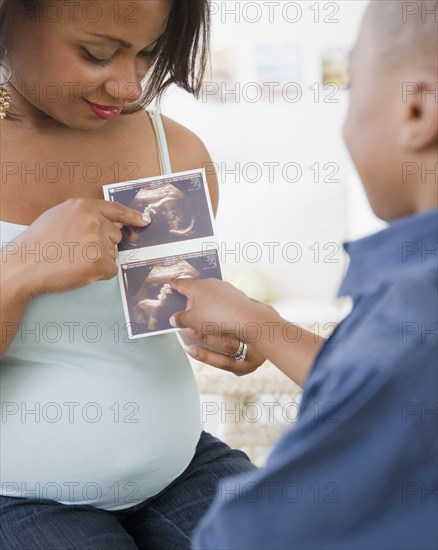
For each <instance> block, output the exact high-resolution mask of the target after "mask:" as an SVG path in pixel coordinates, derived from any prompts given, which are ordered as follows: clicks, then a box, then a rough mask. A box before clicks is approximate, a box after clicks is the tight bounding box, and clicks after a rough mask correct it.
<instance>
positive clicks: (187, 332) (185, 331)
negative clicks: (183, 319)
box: [181, 328, 196, 336]
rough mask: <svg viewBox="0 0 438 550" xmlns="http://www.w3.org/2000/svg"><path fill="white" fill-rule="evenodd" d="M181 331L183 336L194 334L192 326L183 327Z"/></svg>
mask: <svg viewBox="0 0 438 550" xmlns="http://www.w3.org/2000/svg"><path fill="white" fill-rule="evenodd" d="M181 333H182V334H184V335H185V336H194V335H195V334H196V330H195V329H193V328H183V329H182V330H181Z"/></svg>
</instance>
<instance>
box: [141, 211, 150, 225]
mask: <svg viewBox="0 0 438 550" xmlns="http://www.w3.org/2000/svg"><path fill="white" fill-rule="evenodd" d="M141 217H142V220H143V221H144V223H147V224H148V225H149V224H150V223H151V222H152V218H151V217H150V215H149V214H147V213H146V212H145V213H144V214H142V215H141Z"/></svg>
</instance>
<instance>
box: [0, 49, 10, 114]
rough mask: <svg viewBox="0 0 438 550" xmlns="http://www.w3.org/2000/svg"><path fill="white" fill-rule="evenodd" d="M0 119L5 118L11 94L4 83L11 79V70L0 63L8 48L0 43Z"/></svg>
mask: <svg viewBox="0 0 438 550" xmlns="http://www.w3.org/2000/svg"><path fill="white" fill-rule="evenodd" d="M0 50H1V52H2V53H1V54H0V120H3V119H5V118H6V116H7V114H8V110H9V107H10V106H11V96H10V95H9V94H8V92H7V90H6V84H7V83H8V82H9V81H10V80H11V76H12V75H11V71H10V70H9V69H8V68H7V67H6V66H5V65H3V64H2V63H1V60H2V59H3V58H4V57H5V56H6V54H7V53H8V50H7V49H6V47H5V46H3V44H1V43H0Z"/></svg>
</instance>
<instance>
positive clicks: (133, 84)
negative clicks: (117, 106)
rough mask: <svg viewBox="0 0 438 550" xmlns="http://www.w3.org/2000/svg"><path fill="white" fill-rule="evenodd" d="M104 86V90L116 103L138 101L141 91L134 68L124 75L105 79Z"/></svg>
mask: <svg viewBox="0 0 438 550" xmlns="http://www.w3.org/2000/svg"><path fill="white" fill-rule="evenodd" d="M104 88H105V92H106V93H107V94H109V95H110V96H112V97H113V98H114V99H115V100H116V101H117V102H118V103H123V102H125V101H126V102H135V101H139V100H140V99H141V96H142V92H143V90H142V86H141V82H140V80H139V78H138V76H137V73H136V72H135V71H134V70H133V71H130V72H129V73H127V74H126V75H123V76H122V75H120V76H119V75H117V77H116V78H113V79H111V80H107V81H106V82H105V84H104Z"/></svg>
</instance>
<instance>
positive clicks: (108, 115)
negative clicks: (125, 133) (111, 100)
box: [85, 100, 123, 120]
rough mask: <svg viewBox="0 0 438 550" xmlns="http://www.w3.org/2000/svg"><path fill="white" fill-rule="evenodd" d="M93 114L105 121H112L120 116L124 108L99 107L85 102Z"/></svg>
mask: <svg viewBox="0 0 438 550" xmlns="http://www.w3.org/2000/svg"><path fill="white" fill-rule="evenodd" d="M85 102H86V103H88V106H89V107H90V109H91V110H92V111H93V113H94V114H95V115H96V116H98V117H99V118H101V119H103V120H112V119H113V118H116V117H118V116H119V115H120V113H121V112H122V109H123V107H112V106H111V105H98V104H97V103H91V101H88V100H85Z"/></svg>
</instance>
